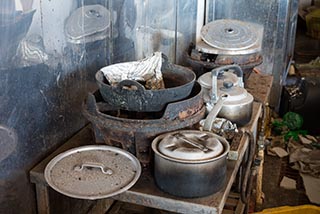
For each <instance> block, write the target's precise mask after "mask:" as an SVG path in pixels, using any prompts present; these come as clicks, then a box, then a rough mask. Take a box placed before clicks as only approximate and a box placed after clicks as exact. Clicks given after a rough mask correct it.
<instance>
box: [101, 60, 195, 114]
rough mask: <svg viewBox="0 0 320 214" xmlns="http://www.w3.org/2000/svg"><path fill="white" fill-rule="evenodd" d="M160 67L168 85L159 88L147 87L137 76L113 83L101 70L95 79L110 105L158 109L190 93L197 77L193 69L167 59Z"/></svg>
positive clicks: (135, 108)
mask: <svg viewBox="0 0 320 214" xmlns="http://www.w3.org/2000/svg"><path fill="white" fill-rule="evenodd" d="M161 71H162V77H163V80H164V84H165V87H166V88H164V89H159V90H147V89H145V88H144V86H143V85H141V84H140V83H139V82H137V81H134V80H123V81H121V82H119V83H118V84H117V85H116V86H111V85H110V84H109V83H108V81H107V80H106V78H105V77H104V75H103V73H102V71H100V70H99V71H98V72H97V73H96V80H97V83H98V85H99V88H100V93H101V95H102V97H103V99H104V100H105V101H106V102H107V103H109V104H110V105H112V106H115V107H119V108H121V109H123V110H128V111H138V112H141V111H143V112H151V111H152V112H157V111H161V110H162V109H164V107H165V106H166V105H167V104H168V103H171V102H174V101H178V100H182V99H184V98H186V97H188V96H189V95H190V93H191V91H192V88H193V85H194V82H195V79H196V75H195V73H194V72H193V71H192V70H191V69H189V68H186V67H182V66H179V65H174V64H171V63H169V62H168V61H166V60H164V61H163V63H162V67H161ZM132 86H135V87H132ZM128 88H130V89H128ZM132 88H135V90H133V89H132Z"/></svg>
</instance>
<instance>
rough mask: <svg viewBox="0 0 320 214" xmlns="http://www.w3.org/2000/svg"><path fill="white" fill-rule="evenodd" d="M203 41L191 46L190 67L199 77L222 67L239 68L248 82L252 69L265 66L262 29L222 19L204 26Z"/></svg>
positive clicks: (188, 55)
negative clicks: (234, 65) (261, 65)
mask: <svg viewBox="0 0 320 214" xmlns="http://www.w3.org/2000/svg"><path fill="white" fill-rule="evenodd" d="M200 34H201V40H199V41H198V42H197V44H191V45H190V47H189V50H188V52H187V53H186V59H187V63H188V64H189V65H190V66H191V67H192V68H193V70H194V72H195V73H196V75H197V77H199V76H201V75H202V74H204V73H206V72H208V71H211V70H212V69H214V68H216V67H219V66H223V65H232V64H238V65H239V66H240V67H241V68H242V70H243V72H244V80H246V79H247V78H248V77H249V76H250V73H251V72H252V69H253V68H254V67H255V66H257V65H259V64H261V63H262V61H263V60H262V55H261V53H260V52H261V47H262V37H263V27H262V26H261V25H258V24H254V23H249V22H243V21H239V20H232V19H220V20H215V21H213V22H210V23H208V24H206V25H204V26H203V27H202V29H201V33H200Z"/></svg>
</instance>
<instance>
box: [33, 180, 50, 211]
mask: <svg viewBox="0 0 320 214" xmlns="http://www.w3.org/2000/svg"><path fill="white" fill-rule="evenodd" d="M36 194H37V209H38V214H50V205H49V188H48V186H45V185H42V184H36Z"/></svg>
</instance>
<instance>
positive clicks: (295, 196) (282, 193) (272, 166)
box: [258, 155, 310, 210]
mask: <svg viewBox="0 0 320 214" xmlns="http://www.w3.org/2000/svg"><path fill="white" fill-rule="evenodd" d="M283 172H284V171H283V169H281V159H280V158H278V157H273V156H269V155H265V162H264V171H263V186H262V190H263V192H264V194H265V201H264V203H263V205H262V207H259V208H258V209H259V210H262V209H266V208H271V207H279V206H286V205H288V206H297V205H302V204H309V203H310V202H309V200H308V198H307V196H306V195H305V194H304V189H303V186H302V185H301V184H299V180H298V179H299V178H297V177H296V176H292V174H291V177H296V179H297V180H298V182H297V183H298V184H297V189H296V190H289V189H285V188H282V187H280V186H279V185H280V181H281V180H279V179H280V175H282V174H283ZM284 174H285V175H286V174H288V173H284ZM289 176H290V175H289Z"/></svg>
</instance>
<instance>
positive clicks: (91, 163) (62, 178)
mask: <svg viewBox="0 0 320 214" xmlns="http://www.w3.org/2000/svg"><path fill="white" fill-rule="evenodd" d="M140 174H141V166H140V162H139V161H138V159H137V158H136V157H135V156H133V155H132V154H131V153H129V152H127V151H124V150H122V149H119V148H116V147H111V146H105V145H91V146H83V147H78V148H74V149H71V150H68V151H66V152H63V153H61V154H59V155H58V156H56V157H55V158H53V159H52V160H51V161H50V162H49V163H48V165H47V166H46V168H45V172H44V176H45V179H46V181H47V182H48V184H49V186H51V187H52V188H53V189H55V190H56V191H58V192H60V193H62V194H64V195H66V196H69V197H73V198H80V199H91V200H94V199H101V198H107V197H111V196H114V195H117V194H120V193H122V192H124V191H126V190H128V189H129V188H130V187H132V186H133V185H134V184H135V183H136V181H137V180H138V178H139V176H140Z"/></svg>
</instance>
